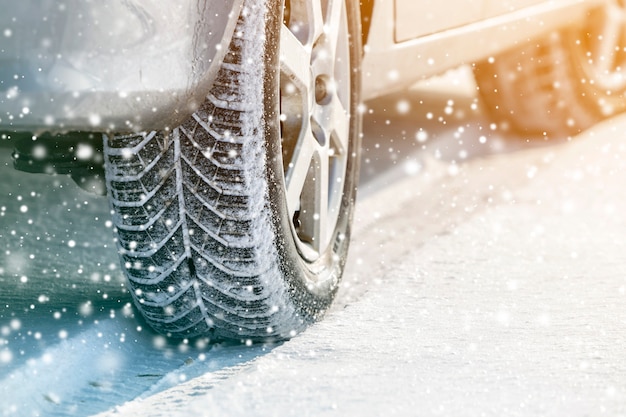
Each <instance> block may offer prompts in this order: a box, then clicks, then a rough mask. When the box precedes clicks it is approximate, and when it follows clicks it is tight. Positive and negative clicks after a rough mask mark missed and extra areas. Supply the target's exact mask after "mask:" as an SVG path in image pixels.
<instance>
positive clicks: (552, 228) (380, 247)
mask: <svg viewBox="0 0 626 417" xmlns="http://www.w3.org/2000/svg"><path fill="white" fill-rule="evenodd" d="M624 133H626V118H621V119H619V120H614V121H612V122H608V123H606V124H604V125H600V126H597V127H596V128H594V129H593V130H592V131H590V132H588V133H585V134H583V135H581V136H580V137H578V138H576V139H575V140H574V141H573V143H570V144H560V145H557V146H554V147H542V148H539V149H534V150H531V151H527V152H519V153H514V154H508V155H503V156H497V157H491V158H484V159H476V160H473V161H471V162H469V163H467V164H465V165H463V166H462V167H460V168H459V171H458V172H455V173H454V174H453V175H451V174H449V173H446V174H443V175H442V176H441V177H439V179H437V178H435V179H434V180H432V181H429V180H425V179H424V178H423V177H415V178H409V179H406V180H404V181H401V182H399V183H398V184H396V185H395V186H394V187H392V188H391V189H388V190H387V191H386V192H387V193H389V195H393V194H394V193H395V194H396V195H397V194H398V193H399V194H402V193H403V192H404V191H406V190H412V191H413V192H414V193H415V198H413V199H410V200H407V201H404V202H403V204H402V205H401V206H399V207H398V206H396V207H393V208H389V206H387V209H386V210H385V211H379V212H378V214H376V210H373V209H372V207H375V206H376V202H377V201H380V200H384V199H383V197H384V195H377V196H376V198H372V199H371V200H367V201H365V202H364V203H363V204H362V205H361V206H360V209H359V217H360V226H359V227H358V233H357V236H356V238H355V245H354V246H355V250H354V251H353V252H352V257H351V267H350V270H349V271H348V273H347V276H346V284H348V286H349V285H356V283H357V282H361V283H363V282H366V283H367V284H366V290H365V293H363V294H361V295H359V296H358V299H356V300H353V301H352V302H348V303H347V305H345V308H343V309H341V310H336V311H334V312H333V313H332V314H330V315H329V316H328V317H327V318H326V319H325V320H324V321H322V322H320V323H318V324H317V325H315V326H314V327H313V328H311V329H309V330H308V331H307V332H305V333H304V334H302V335H301V336H299V337H297V338H295V339H293V340H292V341H290V342H288V343H285V344H284V345H282V346H279V347H276V348H275V349H273V350H272V351H271V352H269V353H267V354H266V355H263V356H261V357H259V358H257V359H256V360H254V362H253V364H252V365H250V366H248V367H246V368H245V369H244V370H243V371H242V372H240V373H237V374H234V375H233V376H231V377H230V378H228V379H226V380H224V381H222V382H221V383H220V384H218V385H210V387H211V388H210V389H202V388H200V387H203V386H206V385H207V381H210V380H211V378H212V375H211V373H207V374H205V375H203V376H201V377H200V378H198V379H197V380H192V381H188V382H187V383H185V384H182V385H178V386H176V387H174V388H172V389H170V390H166V391H164V392H161V393H158V394H156V395H154V396H152V397H148V398H145V399H143V400H141V401H135V402H131V403H128V404H125V405H123V406H121V407H119V408H117V409H116V410H113V411H112V412H110V413H106V414H103V415H119V416H134V415H150V416H161V415H163V416H165V415H168V416H169V415H174V416H176V415H180V416H184V415H197V416H215V415H229V416H244V415H246V416H249V415H263V416H274V415H276V416H279V415H280V416H321V415H337V416H348V415H364V416H382V415H384V416H390V415H402V416H409V415H464V416H481V415H487V416H501V415H511V416H518V415H519V416H537V415H545V416H563V415H567V416H584V415H611V416H616V415H624V413H626V388H625V387H626V353H624V349H623V346H624V345H625V342H626V333H625V332H624V327H625V326H624V325H625V324H626V309H625V308H624V302H625V301H626V262H625V256H624V253H625V251H624V249H625V248H624V246H625V245H626V217H624V216H622V215H620V213H623V212H624V211H625V210H626V190H625V189H624V187H623V178H624V174H625V173H626V171H625V170H626V144H625V143H624V141H623V138H622V137H621V136H623V135H624ZM440 168H441V167H440ZM444 171H445V170H444ZM383 194H384V193H383ZM372 200H374V201H372ZM343 297H345V294H344V295H343ZM341 299H342V298H341V296H340V300H341ZM344 300H345V298H344Z"/></svg>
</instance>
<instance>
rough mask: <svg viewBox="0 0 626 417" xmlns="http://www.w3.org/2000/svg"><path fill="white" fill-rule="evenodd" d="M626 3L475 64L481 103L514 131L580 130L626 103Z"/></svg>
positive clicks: (612, 4)
mask: <svg viewBox="0 0 626 417" xmlns="http://www.w3.org/2000/svg"><path fill="white" fill-rule="evenodd" d="M625 48H626V5H625V4H624V1H623V0H613V1H610V2H608V3H607V4H606V5H605V6H602V7H600V8H598V9H596V10H594V11H593V13H592V14H591V15H590V16H589V18H588V19H586V20H585V22H584V24H582V25H581V26H578V27H572V28H568V29H566V30H563V31H561V32H555V33H551V34H550V35H548V36H546V37H545V38H543V39H540V40H538V41H537V42H529V43H528V44H527V45H525V46H523V47H521V48H518V49H515V50H512V51H509V52H506V53H504V54H502V55H500V56H497V57H495V58H493V59H490V60H488V61H485V62H483V63H480V64H478V65H477V66H476V67H475V71H474V73H475V76H476V81H477V84H478V86H479V91H480V95H481V97H482V98H483V102H484V105H485V106H484V107H485V109H486V110H487V111H488V112H490V113H491V114H492V115H493V116H495V118H497V119H498V120H500V121H501V122H503V123H504V125H505V126H506V125H508V126H510V127H512V128H514V129H516V130H518V131H522V132H528V133H539V134H542V133H543V134H562V135H571V134H577V133H579V132H581V131H582V130H584V129H586V128H588V127H589V126H591V125H592V124H594V123H596V122H598V121H600V120H602V119H603V118H606V117H608V116H611V115H613V114H616V113H619V112H622V111H624V110H625V109H626V100H624V93H625V92H626V50H625Z"/></svg>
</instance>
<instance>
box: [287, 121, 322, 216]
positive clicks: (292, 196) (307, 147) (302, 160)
mask: <svg viewBox="0 0 626 417" xmlns="http://www.w3.org/2000/svg"><path fill="white" fill-rule="evenodd" d="M307 125H308V122H307ZM318 148H319V145H318V143H317V140H316V139H315V138H314V137H313V134H312V132H311V129H306V130H305V131H304V134H303V135H302V137H301V138H300V140H299V141H298V144H297V145H296V148H295V151H294V155H293V158H292V159H291V162H290V163H289V167H288V169H287V173H286V178H285V183H286V185H287V207H288V208H289V214H290V216H293V214H294V213H295V212H296V211H297V210H299V209H300V196H301V194H302V190H303V188H304V184H305V182H306V179H307V175H308V173H309V167H310V166H311V164H312V161H313V158H314V156H315V154H316V152H319V150H318Z"/></svg>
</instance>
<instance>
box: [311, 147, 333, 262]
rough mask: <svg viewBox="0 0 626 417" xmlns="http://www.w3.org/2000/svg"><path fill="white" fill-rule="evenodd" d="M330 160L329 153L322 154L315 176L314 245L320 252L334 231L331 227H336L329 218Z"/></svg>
mask: <svg viewBox="0 0 626 417" xmlns="http://www.w3.org/2000/svg"><path fill="white" fill-rule="evenodd" d="M329 162H330V161H329V158H328V154H325V155H321V157H320V159H319V171H318V173H317V176H316V178H315V188H316V193H317V204H316V207H315V215H314V220H315V226H316V227H315V239H314V241H313V247H314V248H315V249H316V250H317V251H318V252H319V251H320V250H321V249H324V245H325V244H326V242H327V241H328V238H329V236H328V235H329V234H330V233H332V230H329V229H331V228H332V229H334V227H335V222H330V221H329V218H328V192H329V184H328V178H329ZM331 223H332V224H331Z"/></svg>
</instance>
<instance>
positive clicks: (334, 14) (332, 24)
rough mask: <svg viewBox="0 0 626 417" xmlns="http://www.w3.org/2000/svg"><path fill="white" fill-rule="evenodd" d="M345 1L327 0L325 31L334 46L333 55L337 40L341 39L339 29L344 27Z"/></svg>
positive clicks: (332, 46)
mask: <svg viewBox="0 0 626 417" xmlns="http://www.w3.org/2000/svg"><path fill="white" fill-rule="evenodd" d="M343 2H344V0H327V2H326V5H325V7H326V22H325V25H324V33H325V34H326V37H327V38H328V44H329V45H330V47H331V48H332V52H331V55H332V56H334V55H335V53H334V51H335V49H336V48H337V42H338V41H339V33H340V32H339V31H340V29H339V28H341V27H344V26H345V25H343V22H342V21H341V19H343V17H344V16H343V15H344V14H343Z"/></svg>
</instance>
